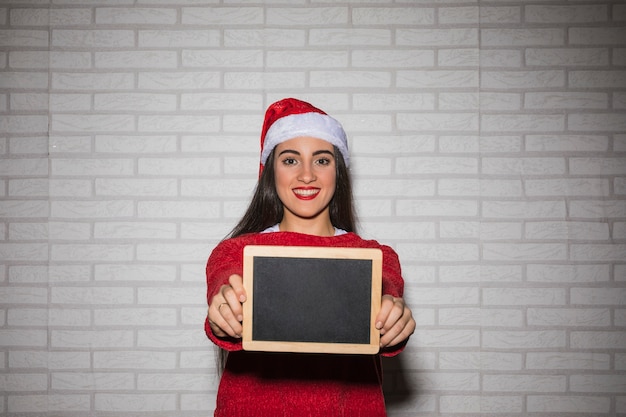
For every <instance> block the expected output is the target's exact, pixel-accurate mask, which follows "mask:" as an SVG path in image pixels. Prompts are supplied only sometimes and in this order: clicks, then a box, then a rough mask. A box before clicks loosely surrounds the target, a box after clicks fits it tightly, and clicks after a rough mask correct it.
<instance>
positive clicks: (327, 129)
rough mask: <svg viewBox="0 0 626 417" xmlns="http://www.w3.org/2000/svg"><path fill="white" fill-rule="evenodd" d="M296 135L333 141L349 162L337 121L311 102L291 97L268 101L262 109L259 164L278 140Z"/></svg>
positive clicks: (348, 162) (262, 165) (262, 164)
mask: <svg viewBox="0 0 626 417" xmlns="http://www.w3.org/2000/svg"><path fill="white" fill-rule="evenodd" d="M300 136H310V137H314V138H318V139H323V140H325V141H327V142H329V143H331V144H333V145H335V146H336V147H337V148H338V149H339V151H340V152H341V155H342V156H343V159H344V161H345V162H346V166H349V164H350V157H349V155H348V139H347V137H346V132H345V131H344V130H343V127H342V126H341V124H340V123H339V122H338V121H337V120H335V119H333V118H332V117H330V116H329V115H327V114H326V113H325V112H324V111H322V110H320V109H318V108H317V107H314V106H313V105H311V104H309V103H307V102H305V101H301V100H298V99H295V98H285V99H282V100H280V101H277V102H276V103H273V104H271V105H270V106H269V107H268V108H267V111H266V112H265V121H264V122H263V130H262V131H261V167H260V170H261V171H262V170H263V167H264V166H265V162H266V161H267V157H268V156H269V154H270V153H271V152H272V150H273V149H274V148H275V147H276V146H277V145H278V144H280V143H282V142H285V141H287V140H289V139H293V138H297V137H300Z"/></svg>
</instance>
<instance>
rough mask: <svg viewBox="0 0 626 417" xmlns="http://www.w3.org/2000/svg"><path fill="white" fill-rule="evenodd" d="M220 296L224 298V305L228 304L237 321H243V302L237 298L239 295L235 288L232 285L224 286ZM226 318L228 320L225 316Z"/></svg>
mask: <svg viewBox="0 0 626 417" xmlns="http://www.w3.org/2000/svg"><path fill="white" fill-rule="evenodd" d="M220 294H221V295H222V297H223V298H224V303H227V305H228V307H229V310H230V311H231V312H232V314H233V317H235V318H236V319H237V321H242V320H243V308H242V306H241V302H240V301H239V299H238V298H237V293H236V292H235V290H234V288H233V287H232V286H230V285H223V286H222V288H221V289H220ZM220 304H222V303H220ZM220 313H221V311H220ZM224 318H226V316H224Z"/></svg>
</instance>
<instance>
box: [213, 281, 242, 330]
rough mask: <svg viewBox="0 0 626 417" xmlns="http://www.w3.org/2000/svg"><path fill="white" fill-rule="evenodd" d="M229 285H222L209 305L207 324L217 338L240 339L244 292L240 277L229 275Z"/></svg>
mask: <svg viewBox="0 0 626 417" xmlns="http://www.w3.org/2000/svg"><path fill="white" fill-rule="evenodd" d="M228 283H229V285H222V286H221V287H220V290H219V291H218V293H217V294H215V296H213V299H212V300H211V302H210V304H209V312H208V317H209V324H210V325H211V330H212V331H213V334H214V335H215V336H217V337H227V336H230V337H235V338H240V337H241V333H242V331H243V327H242V326H241V322H242V321H243V306H242V305H241V304H242V303H243V302H244V301H246V291H245V290H244V288H243V278H242V277H241V275H231V276H230V278H228Z"/></svg>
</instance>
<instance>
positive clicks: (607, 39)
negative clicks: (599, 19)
mask: <svg viewBox="0 0 626 417" xmlns="http://www.w3.org/2000/svg"><path fill="white" fill-rule="evenodd" d="M625 36H626V28H624V27H572V28H569V29H568V38H569V44H570V45H602V46H605V45H620V43H621V42H622V41H621V40H622V39H624V37H625Z"/></svg>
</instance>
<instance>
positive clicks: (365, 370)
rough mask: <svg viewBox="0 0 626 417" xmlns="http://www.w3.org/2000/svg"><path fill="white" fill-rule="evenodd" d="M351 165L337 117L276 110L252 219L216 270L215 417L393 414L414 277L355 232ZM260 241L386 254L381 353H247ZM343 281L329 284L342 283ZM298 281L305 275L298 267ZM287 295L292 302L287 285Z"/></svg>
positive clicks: (266, 132) (212, 333)
mask: <svg viewBox="0 0 626 417" xmlns="http://www.w3.org/2000/svg"><path fill="white" fill-rule="evenodd" d="M349 161H350V159H349V154H348V142H347V138H346V134H345V132H344V130H343V127H342V126H341V124H340V123H339V122H338V121H337V120H335V119H334V118H332V117H330V116H328V115H327V114H326V113H324V112H323V111H322V110H320V109H318V108H316V107H314V106H312V105H311V104H309V103H306V102H303V101H300V100H296V99H284V100H281V101H278V102H276V103H274V104H272V105H271V106H269V108H268V110H267V112H266V115H265V123H264V125H263V131H262V134H261V165H260V174H259V182H258V184H257V187H256V190H255V193H254V195H253V197H252V200H251V202H250V205H249V207H248V209H247V211H246V213H245V214H244V216H243V218H242V219H241V220H240V222H239V223H238V224H237V225H236V226H235V228H234V229H233V231H232V232H231V233H230V235H229V238H228V239H225V240H224V241H222V242H221V243H220V244H219V245H218V246H217V247H216V248H215V249H214V250H213V252H212V253H211V255H210V257H209V260H208V263H207V267H206V276H207V301H208V303H209V310H208V314H207V319H206V321H205V331H206V334H207V336H208V337H209V338H210V339H211V340H212V341H213V342H214V343H215V344H216V345H217V346H219V347H220V348H221V349H222V352H225V351H227V352H228V357H227V361H226V364H225V367H224V370H223V374H222V379H221V381H220V386H219V390H218V395H217V407H216V410H215V416H219V417H224V416H240V415H245V416H248V417H254V416H263V417H265V416H267V417H270V416H271V417H274V416H278V415H281V416H293V415H305V414H306V415H308V416H312V417H316V416H320V417H322V416H323V417H332V416H346V417H349V416H361V417H366V416H371V417H382V416H385V415H386V411H385V402H384V398H383V393H382V367H381V362H380V356H381V355H384V356H393V355H396V354H398V353H400V352H401V351H402V350H403V349H404V346H405V345H406V342H407V340H408V338H409V336H410V335H411V334H412V333H413V331H414V330H415V320H414V319H413V317H412V313H411V310H410V309H409V308H408V307H407V306H406V304H405V303H404V300H403V299H402V295H403V291H404V281H403V279H402V275H401V270H400V263H399V260H398V256H397V255H396V253H395V252H394V251H393V250H392V249H391V248H390V247H389V246H385V245H381V244H380V243H378V242H376V241H375V240H364V239H362V238H361V237H359V236H358V235H357V234H356V233H355V232H356V231H355V215H354V209H353V200H352V186H351V181H350V175H349V172H348V165H349ZM250 245H272V246H309V247H343V248H377V249H380V251H382V294H383V296H382V299H381V302H380V310H379V313H378V314H377V315H376V317H375V323H376V325H375V328H376V331H377V332H380V351H379V353H378V354H375V355H366V354H342V355H335V354H294V353H276V352H251V351H243V350H242V341H241V335H242V331H243V327H242V322H243V321H244V320H246V318H245V317H244V314H243V311H244V309H243V303H245V302H246V300H247V298H248V297H247V294H246V288H244V285H243V278H242V274H243V252H244V248H245V247H246V246H250ZM336 275H337V276H335V274H334V273H333V274H332V276H330V277H327V278H328V279H331V280H337V279H341V278H342V277H341V276H339V275H340V274H339V273H337V274H336ZM293 276H294V279H295V278H296V277H297V276H298V271H297V270H294V271H293ZM296 287H298V288H299V286H298V285H296ZM328 291H329V290H328ZM279 292H280V294H283V296H284V297H289V294H288V291H286V290H285V289H284V288H283V289H281V290H280V291H279ZM348 292H349V293H350V294H351V293H352V290H351V291H348ZM348 295H349V294H348ZM293 296H294V294H292V297H293ZM344 296H345V294H344ZM287 301H288V300H285V302H287ZM292 301H293V300H292ZM346 314H347V308H346Z"/></svg>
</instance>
